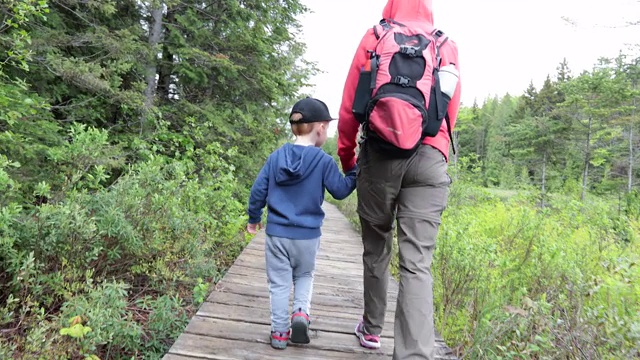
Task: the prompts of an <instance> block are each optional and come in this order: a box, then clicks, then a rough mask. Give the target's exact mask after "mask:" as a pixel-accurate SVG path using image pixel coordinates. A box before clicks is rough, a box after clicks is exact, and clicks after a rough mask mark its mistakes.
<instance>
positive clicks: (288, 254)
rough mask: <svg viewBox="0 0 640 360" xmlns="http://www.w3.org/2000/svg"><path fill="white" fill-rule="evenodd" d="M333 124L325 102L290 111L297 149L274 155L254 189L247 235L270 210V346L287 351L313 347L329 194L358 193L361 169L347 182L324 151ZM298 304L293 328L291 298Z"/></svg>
mask: <svg viewBox="0 0 640 360" xmlns="http://www.w3.org/2000/svg"><path fill="white" fill-rule="evenodd" d="M330 120H334V119H332V118H331V115H330V114H329V109H328V108H327V105H325V104H324V103H323V102H322V101H320V100H317V99H314V98H309V97H308V98H305V99H302V100H300V101H298V102H297V103H296V104H295V105H294V106H293V109H292V110H291V114H290V116H289V123H290V124H291V130H292V132H293V134H294V135H295V136H296V140H295V142H294V143H293V144H289V143H287V144H285V145H283V146H282V147H280V148H279V149H278V150H276V151H274V152H273V153H272V154H271V155H270V156H269V158H268V159H267V162H266V163H265V164H264V166H263V167H262V170H260V173H259V174H258V177H257V179H256V181H255V183H254V184H253V187H252V188H251V197H250V198H249V209H248V214H249V224H248V225H247V231H248V232H249V233H251V234H256V233H257V231H258V229H259V227H260V225H261V224H260V219H261V217H262V209H263V208H264V206H265V205H266V206H267V209H268V216H267V228H266V233H267V239H266V245H265V257H266V263H267V279H268V282H269V294H270V299H271V346H272V347H274V348H276V349H285V348H286V347H287V341H288V340H289V339H291V342H292V343H300V344H308V343H309V342H310V339H309V308H310V304H311V294H312V292H313V272H314V270H315V263H316V254H317V252H318V248H319V246H320V235H321V233H320V226H321V225H322V220H323V219H324V211H322V208H321V205H322V202H323V201H324V190H325V189H327V190H328V191H329V193H330V194H331V195H332V196H333V197H334V198H336V199H338V200H342V199H344V198H346V197H347V196H349V194H351V193H352V192H353V190H354V189H355V187H356V169H355V168H354V169H352V170H350V171H349V172H347V173H346V176H344V177H343V176H342V174H341V173H340V171H339V170H338V166H337V165H336V163H335V161H334V160H333V158H332V157H331V156H329V155H328V154H327V153H325V152H324V151H323V150H322V149H321V148H320V147H321V146H322V145H323V144H324V143H325V141H326V140H327V128H328V126H329V121H330ZM292 282H293V289H294V300H293V314H292V315H291V327H290V326H289V293H290V291H291V283H292Z"/></svg>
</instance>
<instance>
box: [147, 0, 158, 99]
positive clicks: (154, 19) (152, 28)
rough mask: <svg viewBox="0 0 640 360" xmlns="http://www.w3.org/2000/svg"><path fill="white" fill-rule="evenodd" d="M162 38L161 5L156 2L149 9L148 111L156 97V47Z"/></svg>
mask: <svg viewBox="0 0 640 360" xmlns="http://www.w3.org/2000/svg"><path fill="white" fill-rule="evenodd" d="M161 38H162V3H161V2H157V3H155V4H154V7H153V8H152V9H151V23H150V24H149V49H150V50H151V53H150V54H151V55H150V57H149V60H148V61H149V63H148V64H147V73H146V80H147V89H146V90H145V92H144V95H145V104H144V105H145V108H146V109H147V110H148V109H150V108H151V107H152V106H153V103H154V99H155V96H156V86H157V84H156V76H157V72H158V60H157V59H158V55H157V52H158V49H157V46H158V44H159V43H160V39H161Z"/></svg>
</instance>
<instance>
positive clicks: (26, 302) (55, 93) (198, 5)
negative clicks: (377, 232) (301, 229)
mask: <svg viewBox="0 0 640 360" xmlns="http://www.w3.org/2000/svg"><path fill="white" fill-rule="evenodd" d="M307 10H308V9H306V8H305V7H304V6H303V5H302V4H301V2H300V1H298V0H261V1H254V0H243V1H229V0H201V1H184V0H180V1H178V0H164V1H163V0H157V1H144V2H143V1H134V0H117V1H116V0H4V1H2V2H0V359H4V358H7V359H8V358H16V359H52V358H55V359H58V358H60V359H67V358H73V359H82V358H93V359H97V358H98V359H125V358H126V359H130V358H145V359H157V358H160V357H161V356H162V355H163V354H164V353H165V352H166V350H167V349H168V348H169V346H170V345H171V344H172V343H173V341H174V340H175V338H176V337H177V335H178V334H179V333H180V332H181V331H182V330H183V328H184V326H185V325H186V323H187V320H188V319H189V317H190V316H191V315H192V314H193V313H194V311H195V310H196V309H197V307H198V306H199V305H200V304H201V303H202V302H203V301H204V299H205V298H206V296H207V294H208V292H209V289H210V287H211V284H213V283H215V282H216V281H217V280H219V279H220V278H221V277H222V276H223V275H224V272H225V270H226V268H227V267H228V266H229V265H230V264H231V263H232V262H233V260H234V259H235V257H236V256H237V255H238V254H239V253H240V251H241V250H242V248H243V247H244V246H245V244H246V243H247V241H248V240H249V238H248V237H246V235H245V234H244V232H243V231H242V229H243V227H244V225H245V222H246V215H245V206H246V200H247V195H248V189H249V187H250V185H251V182H252V180H253V179H254V177H255V175H256V173H257V171H258V170H259V167H260V166H261V165H262V163H263V161H264V159H265V158H266V156H267V155H268V154H269V153H270V152H271V151H272V150H273V149H275V148H276V147H277V146H278V145H279V144H281V143H282V142H284V141H287V140H288V139H289V138H290V133H289V131H288V124H287V121H286V118H287V115H288V109H289V107H290V106H291V105H292V103H293V102H294V101H295V100H296V99H297V98H299V97H300V96H302V91H303V89H304V88H305V86H307V85H312V84H308V82H309V80H310V79H311V77H312V76H313V74H314V73H315V72H316V71H317V70H316V68H315V66H314V64H313V63H309V62H307V61H305V60H304V57H303V56H304V51H305V46H304V44H302V43H300V42H299V41H298V40H297V37H296V35H297V34H298V33H299V31H300V24H299V22H298V20H297V19H298V18H299V15H301V14H303V13H305V12H306V11H307ZM602 55H603V56H610V57H609V58H606V57H605V58H603V59H602V60H600V61H599V62H598V63H597V64H594V66H593V68H592V69H591V70H589V71H585V72H582V73H578V74H574V73H572V71H571V69H570V64H567V63H566V62H563V63H561V64H559V66H558V69H550V76H549V78H548V79H547V80H546V81H545V82H544V84H543V85H542V86H541V87H539V88H536V87H535V86H533V84H531V85H529V86H528V87H527V84H523V91H522V93H521V94H511V95H504V96H501V97H496V98H493V99H486V100H484V101H483V102H482V103H481V104H473V106H470V107H465V108H463V109H462V111H461V113H460V116H459V121H458V126H457V128H456V132H455V134H454V138H455V144H456V149H458V152H457V154H456V155H455V156H454V157H453V158H452V161H451V167H450V170H451V174H452V177H453V178H454V183H453V185H452V188H451V197H450V201H449V208H448V209H447V211H446V212H445V215H444V219H443V225H442V228H441V231H440V234H439V238H438V248H437V250H436V254H435V260H434V269H433V273H434V277H435V279H436V282H435V304H436V309H437V314H436V323H437V326H438V329H439V331H440V332H441V333H442V334H443V336H444V337H445V340H446V341H447V343H448V344H449V345H450V346H451V347H452V348H454V350H455V351H456V352H457V353H458V354H460V355H464V356H465V357H468V358H478V359H485V358H489V359H533V358H535V359H543V358H582V359H600V358H603V359H620V358H634V357H638V356H640V315H639V314H640V267H639V266H638V263H639V261H640V246H639V241H640V192H639V189H640V114H639V113H638V111H637V104H638V103H639V102H640V89H639V86H638V82H639V81H640V56H639V55H638V54H635V53H632V52H628V53H621V54H613V55H611V54H602ZM326 151H327V152H329V153H332V154H335V138H334V139H333V141H330V142H329V143H328V144H327V145H326ZM354 203H355V194H354V195H353V196H351V197H350V198H349V199H347V200H345V201H342V202H339V206H340V207H341V208H342V209H343V211H344V212H345V214H347V215H348V216H350V217H351V218H352V219H354V221H356V222H357V219H356V218H355V217H354V214H353V204H354Z"/></svg>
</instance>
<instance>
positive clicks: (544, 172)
mask: <svg viewBox="0 0 640 360" xmlns="http://www.w3.org/2000/svg"><path fill="white" fill-rule="evenodd" d="M546 186H547V150H545V151H544V156H543V158H542V198H541V199H540V207H541V208H543V209H544V207H545V203H544V198H545V194H546V193H547V190H546Z"/></svg>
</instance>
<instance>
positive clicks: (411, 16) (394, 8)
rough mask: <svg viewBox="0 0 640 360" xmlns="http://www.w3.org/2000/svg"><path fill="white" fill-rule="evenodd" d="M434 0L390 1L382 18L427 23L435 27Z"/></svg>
mask: <svg viewBox="0 0 640 360" xmlns="http://www.w3.org/2000/svg"><path fill="white" fill-rule="evenodd" d="M432 10H433V6H432V0H389V1H388V2H387V5H386V6H385V7H384V10H382V18H384V19H393V20H397V21H399V22H402V20H404V21H417V22H422V21H426V22H427V23H429V25H432V26H433V11H432Z"/></svg>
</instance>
